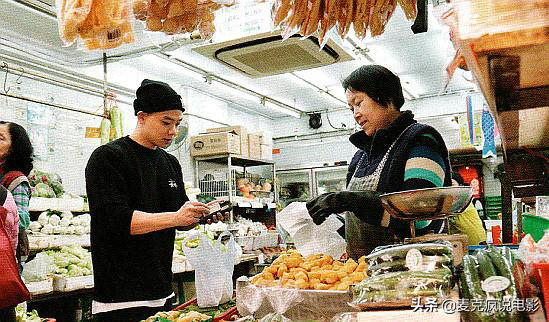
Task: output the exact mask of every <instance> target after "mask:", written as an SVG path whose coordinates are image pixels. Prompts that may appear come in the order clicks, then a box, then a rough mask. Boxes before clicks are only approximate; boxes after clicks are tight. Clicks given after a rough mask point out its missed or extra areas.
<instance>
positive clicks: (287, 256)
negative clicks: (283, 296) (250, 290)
mask: <svg viewBox="0 0 549 322" xmlns="http://www.w3.org/2000/svg"><path fill="white" fill-rule="evenodd" d="M366 269H367V264H366V259H365V258H361V259H359V262H358V263H357V262H356V261H354V260H352V259H349V260H347V261H346V262H341V261H338V260H334V259H333V258H332V257H330V256H327V255H320V254H315V255H311V256H307V257H306V258H304V257H302V256H301V255H300V254H299V253H297V252H295V251H291V252H288V253H284V254H282V255H281V256H279V257H278V258H277V259H276V260H275V261H274V262H273V264H272V265H271V266H268V267H265V269H264V270H263V272H262V273H260V274H258V275H256V276H255V277H253V278H252V280H251V282H252V284H254V285H257V286H263V287H273V286H279V287H283V288H296V289H303V290H332V291H336V290H337V291H345V290H347V289H348V288H349V287H350V285H353V284H357V283H359V282H361V281H363V280H364V279H365V278H367V275H366V273H365V271H366Z"/></svg>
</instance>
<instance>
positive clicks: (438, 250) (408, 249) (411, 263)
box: [366, 242, 453, 276]
mask: <svg viewBox="0 0 549 322" xmlns="http://www.w3.org/2000/svg"><path fill="white" fill-rule="evenodd" d="M366 259H367V260H368V276H377V275H382V274H385V273H388V272H401V271H423V272H432V271H435V270H438V269H447V270H449V269H451V268H452V267H453V255H452V245H451V244H450V243H448V242H441V243H425V244H409V245H400V246H389V247H381V248H380V247H378V248H376V249H374V251H373V252H372V253H371V254H370V255H368V256H366Z"/></svg>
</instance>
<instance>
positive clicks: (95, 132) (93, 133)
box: [84, 127, 101, 139]
mask: <svg viewBox="0 0 549 322" xmlns="http://www.w3.org/2000/svg"><path fill="white" fill-rule="evenodd" d="M84 137H85V138H86V139H99V138H101V129H100V128H98V127H87V128H86V134H85V136H84Z"/></svg>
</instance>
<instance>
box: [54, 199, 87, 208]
mask: <svg viewBox="0 0 549 322" xmlns="http://www.w3.org/2000/svg"><path fill="white" fill-rule="evenodd" d="M57 210H59V211H83V210H84V198H67V199H58V205H57Z"/></svg>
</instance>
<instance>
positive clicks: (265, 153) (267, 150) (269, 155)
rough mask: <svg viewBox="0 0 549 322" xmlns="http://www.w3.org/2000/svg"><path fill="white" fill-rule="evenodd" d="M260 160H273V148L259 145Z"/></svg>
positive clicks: (267, 145)
mask: <svg viewBox="0 0 549 322" xmlns="http://www.w3.org/2000/svg"><path fill="white" fill-rule="evenodd" d="M261 159H263V160H272V159H273V146H272V145H270V144H261Z"/></svg>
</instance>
